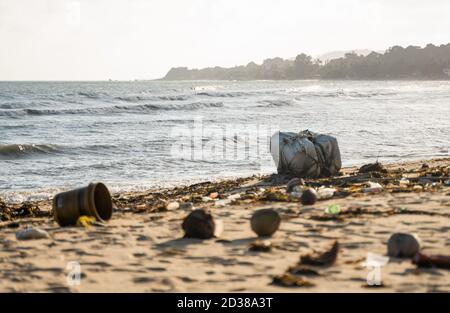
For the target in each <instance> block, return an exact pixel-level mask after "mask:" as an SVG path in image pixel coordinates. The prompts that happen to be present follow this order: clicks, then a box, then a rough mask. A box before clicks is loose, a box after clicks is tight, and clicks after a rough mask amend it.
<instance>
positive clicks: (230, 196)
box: [228, 193, 241, 201]
mask: <svg viewBox="0 0 450 313" xmlns="http://www.w3.org/2000/svg"><path fill="white" fill-rule="evenodd" d="M240 198H241V195H240V194H239V193H236V194H234V195H229V196H228V199H230V200H231V201H233V200H237V199H240Z"/></svg>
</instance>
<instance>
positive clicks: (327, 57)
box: [316, 49, 385, 63]
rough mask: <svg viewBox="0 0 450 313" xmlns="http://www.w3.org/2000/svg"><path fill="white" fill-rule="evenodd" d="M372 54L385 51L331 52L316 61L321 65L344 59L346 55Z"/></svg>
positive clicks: (318, 57)
mask: <svg viewBox="0 0 450 313" xmlns="http://www.w3.org/2000/svg"><path fill="white" fill-rule="evenodd" d="M372 52H376V53H384V52H385V51H383V50H378V51H374V50H369V49H356V50H346V51H331V52H327V53H325V54H322V55H319V56H317V57H316V59H319V60H320V61H322V62H323V63H327V62H329V61H331V60H334V59H339V58H343V57H345V55H346V54H347V53H356V54H357V55H363V56H367V55H369V54H371V53H372Z"/></svg>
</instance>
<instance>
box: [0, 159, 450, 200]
mask: <svg viewBox="0 0 450 313" xmlns="http://www.w3.org/2000/svg"><path fill="white" fill-rule="evenodd" d="M445 159H447V158H446V157H439V156H436V157H431V158H423V157H416V158H412V159H407V160H406V161H401V162H399V161H389V162H386V163H384V162H383V161H380V162H381V163H382V164H383V165H385V166H398V165H401V164H412V163H426V162H428V161H438V160H445ZM448 159H450V158H448ZM367 163H370V161H369V160H367V162H366V163H364V162H362V161H361V162H356V163H355V164H354V165H349V166H345V167H343V168H342V169H341V171H343V170H345V171H348V170H353V169H357V168H358V167H360V166H362V165H364V164H367ZM270 175H276V167H275V165H274V171H273V172H272V173H256V174H248V175H239V174H236V175H230V176H217V177H213V178H212V179H209V180H207V179H205V178H199V177H198V178H194V179H191V180H186V181H185V182H183V181H180V182H174V183H169V184H167V185H166V186H163V184H159V185H158V184H155V186H154V187H138V185H134V186H133V187H123V189H121V188H122V187H119V186H118V185H113V187H112V188H111V189H110V191H111V190H118V191H111V195H113V194H114V195H118V194H132V193H136V194H140V193H145V192H157V191H168V190H171V189H178V188H189V187H190V186H192V185H197V184H202V183H206V182H208V183H212V184H220V183H221V182H225V181H232V180H239V179H249V178H254V177H268V176H270ZM100 181H101V180H100ZM88 184H89V182H88V181H87V182H86V183H85V185H86V186H87V185H88ZM105 184H106V185H107V186H109V184H108V183H107V182H106V183H105ZM145 185H148V184H144V186H145ZM83 186H84V185H76V186H73V187H62V188H60V187H57V186H53V187H47V188H43V189H32V190H19V191H13V190H10V191H2V192H0V201H3V202H5V203H6V204H8V205H17V204H21V203H24V202H30V203H33V204H34V203H36V204H38V203H45V202H49V201H50V202H51V200H52V198H53V196H54V195H56V194H57V193H60V192H65V191H69V190H72V189H77V188H80V187H83ZM36 195H37V196H36ZM14 196H17V198H19V199H20V198H21V199H20V200H17V201H11V200H8V198H14Z"/></svg>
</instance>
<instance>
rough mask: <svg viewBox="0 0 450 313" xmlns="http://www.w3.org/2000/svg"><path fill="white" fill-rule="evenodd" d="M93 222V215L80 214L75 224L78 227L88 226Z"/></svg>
mask: <svg viewBox="0 0 450 313" xmlns="http://www.w3.org/2000/svg"><path fill="white" fill-rule="evenodd" d="M94 222H95V217H93V216H87V215H82V216H80V217H79V218H78V220H77V223H76V225H77V226H79V227H84V228H88V227H89V226H91V225H92V224H93V223H94Z"/></svg>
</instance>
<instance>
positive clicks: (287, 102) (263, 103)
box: [258, 100, 292, 107]
mask: <svg viewBox="0 0 450 313" xmlns="http://www.w3.org/2000/svg"><path fill="white" fill-rule="evenodd" d="M258 103H259V105H258V107H282V106H289V105H292V101H290V100H261V101H259V102H258Z"/></svg>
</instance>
